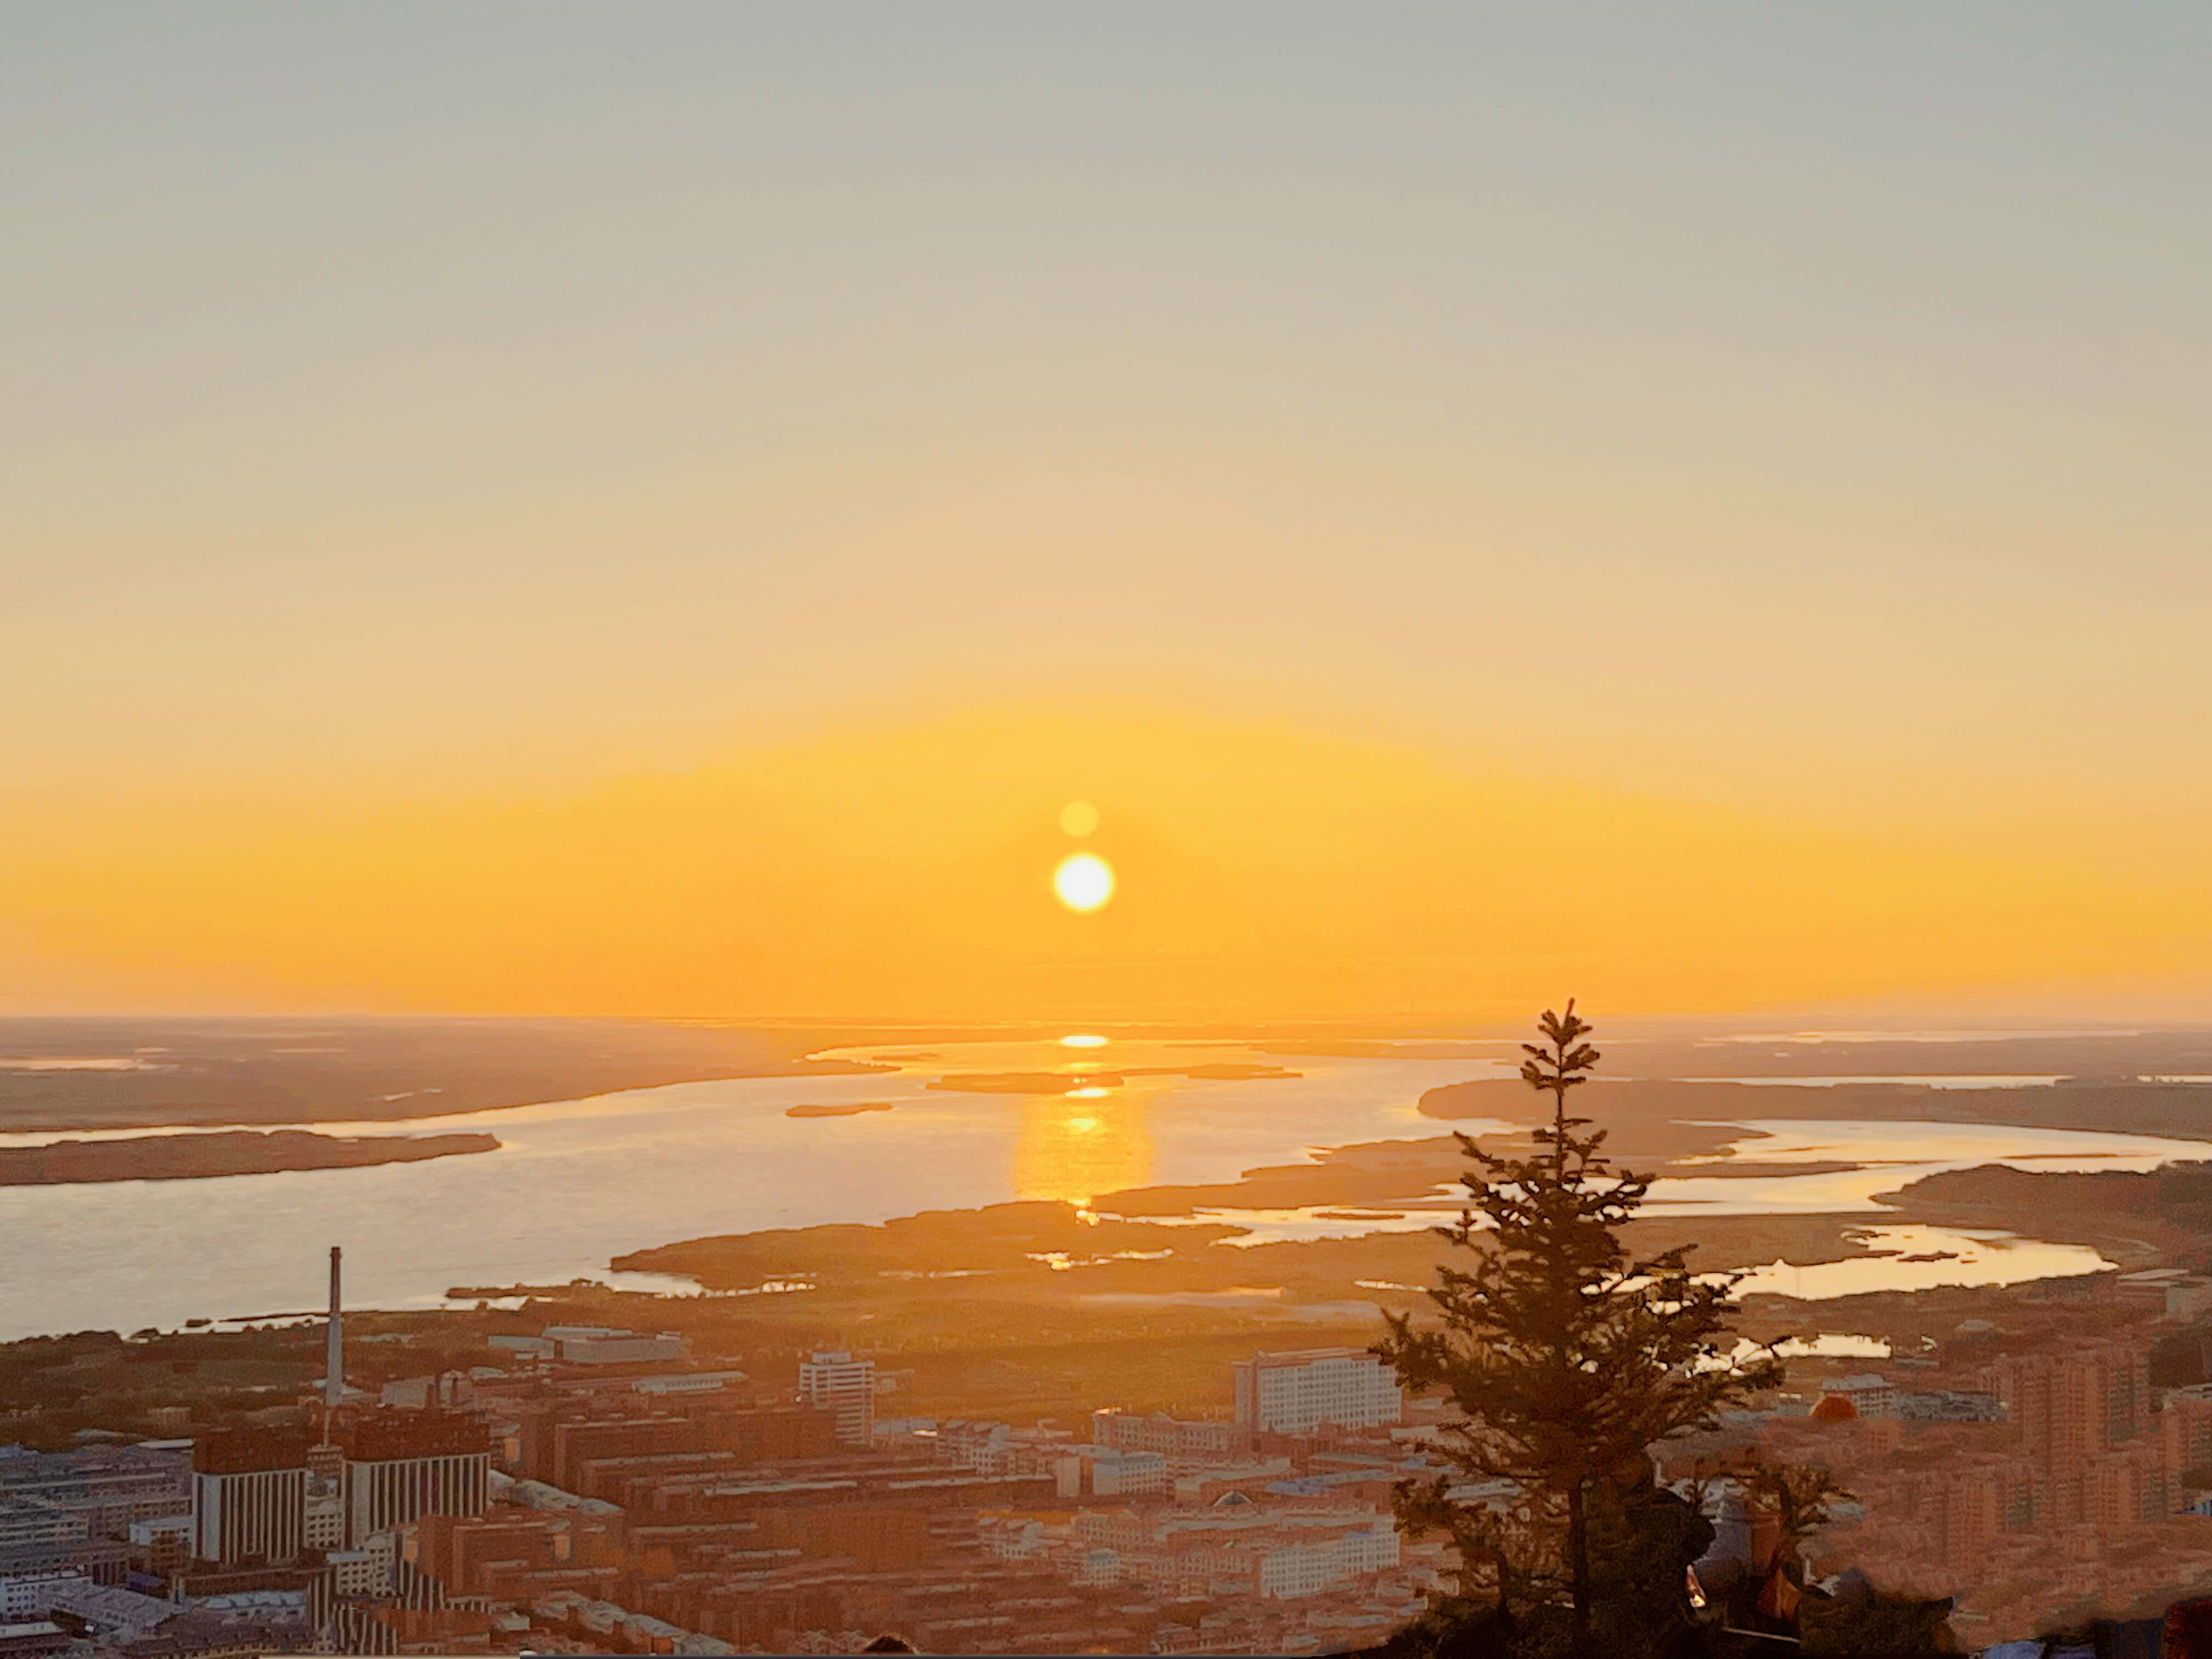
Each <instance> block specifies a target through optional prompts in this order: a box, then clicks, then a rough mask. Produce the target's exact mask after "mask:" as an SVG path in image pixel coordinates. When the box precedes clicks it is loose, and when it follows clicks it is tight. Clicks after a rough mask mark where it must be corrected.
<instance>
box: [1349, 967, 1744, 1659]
mask: <svg viewBox="0 0 2212 1659" xmlns="http://www.w3.org/2000/svg"><path fill="white" fill-rule="evenodd" d="M1538 1029H1539V1030H1541V1033H1542V1035H1543V1037H1544V1042H1543V1044H1541V1045H1538V1044H1535V1043H1528V1044H1524V1045H1523V1047H1524V1048H1525V1049H1526V1051H1527V1053H1528V1060H1527V1061H1526V1063H1525V1064H1523V1066H1522V1068H1521V1075H1522V1079H1524V1080H1525V1081H1526V1082H1527V1083H1528V1085H1529V1086H1530V1087H1531V1088H1534V1089H1536V1090H1539V1091H1543V1092H1546V1093H1548V1094H1550V1095H1551V1097H1552V1121H1551V1124H1550V1126H1549V1127H1540V1128H1538V1129H1537V1130H1536V1131H1535V1132H1534V1136H1533V1139H1534V1143H1535V1145H1534V1151H1533V1152H1531V1153H1530V1155H1529V1156H1528V1157H1526V1158H1504V1157H1500V1156H1498V1155H1495V1154H1492V1153H1491V1152H1486V1151H1484V1150H1483V1148H1482V1147H1481V1146H1478V1145H1477V1144H1476V1143H1475V1141H1474V1139H1472V1138H1471V1137H1469V1136H1467V1135H1461V1136H1460V1137H1459V1138H1458V1139H1459V1142H1460V1146H1461V1149H1462V1151H1463V1152H1465V1153H1466V1155H1467V1158H1468V1161H1469V1163H1470V1164H1471V1165H1472V1168H1471V1169H1470V1170H1468V1173H1467V1174H1466V1175H1465V1176H1462V1185H1463V1186H1464V1187H1465V1188H1467V1207H1466V1208H1465V1209H1464V1210H1463V1211H1462V1212H1461V1215H1460V1218H1459V1220H1458V1222H1457V1223H1456V1225H1452V1226H1449V1227H1440V1228H1438V1229H1437V1231H1438V1232H1439V1233H1441V1234H1442V1235H1443V1237H1445V1238H1447V1239H1449V1241H1450V1242H1451V1243H1453V1244H1454V1245H1456V1246H1458V1247H1460V1248H1461V1249H1464V1250H1465V1251H1466V1252H1467V1253H1468V1259H1467V1261H1466V1264H1465V1265H1464V1266H1452V1265H1446V1266H1444V1267H1440V1268H1439V1269H1438V1270H1437V1285H1436V1287H1435V1288H1434V1289H1432V1290H1431V1291H1430V1292H1429V1296H1430V1298H1431V1301H1432V1302H1434V1304H1436V1308H1437V1312H1438V1314H1439V1315H1440V1316H1441V1320H1440V1322H1438V1323H1436V1324H1432V1325H1426V1326H1417V1325H1416V1324H1415V1322H1414V1320H1413V1316H1410V1315H1402V1314H1400V1315H1392V1316H1389V1327H1390V1328H1389V1334H1387V1335H1386V1336H1385V1337H1384V1339H1383V1341H1382V1342H1381V1343H1380V1344H1379V1345H1377V1347H1376V1352H1378V1353H1380V1354H1381V1355H1382V1356H1383V1358H1385V1359H1387V1360H1389V1362H1390V1364H1392V1365H1393V1366H1394V1367H1395V1369H1396V1370H1397V1372H1398V1375H1399V1376H1400V1378H1401V1381H1402V1382H1403V1383H1405V1385H1406V1386H1407V1388H1409V1389H1429V1388H1442V1389H1444V1390H1446V1391H1447V1392H1448V1393H1449V1395H1450V1396H1451V1398H1452V1400H1453V1401H1454V1402H1455V1404H1456V1406H1457V1407H1458V1408H1459V1411H1460V1413H1461V1420H1459V1421H1458V1422H1456V1423H1454V1424H1452V1425H1449V1428H1448V1429H1447V1431H1446V1434H1445V1440H1444V1445H1443V1451H1444V1455H1445V1457H1446V1459H1447V1461H1448V1462H1449V1463H1450V1465H1451V1466H1452V1470H1453V1474H1451V1475H1450V1476H1449V1477H1445V1478H1441V1479H1439V1480H1436V1481H1434V1482H1432V1483H1431V1484H1429V1485H1427V1486H1408V1487H1407V1488H1405V1489H1403V1490H1402V1491H1401V1494H1400V1510H1401V1519H1402V1520H1403V1521H1404V1522H1406V1523H1407V1525H1408V1526H1409V1527H1412V1528H1417V1529H1437V1530H1441V1531H1443V1533H1444V1534H1446V1535H1447V1536H1448V1537H1449V1539H1450V1540H1451V1541H1452V1542H1453V1543H1454V1544H1455V1546H1456V1547H1457V1549H1458V1552H1459V1554H1460V1557H1461V1594H1462V1597H1463V1598H1467V1599H1468V1601H1474V1600H1477V1599H1479V1600H1481V1601H1488V1602H1489V1603H1490V1606H1489V1607H1487V1608H1486V1609H1485V1610H1484V1612H1483V1613H1482V1617H1483V1618H1484V1620H1486V1624H1487V1626H1488V1627H1490V1628H1493V1629H1502V1628H1504V1627H1507V1626H1511V1627H1514V1628H1516V1629H1518V1630H1520V1631H1521V1632H1522V1636H1521V1637H1520V1638H1517V1639H1518V1644H1519V1645H1521V1646H1522V1648H1523V1649H1524V1650H1530V1651H1541V1650H1545V1649H1547V1648H1550V1649H1556V1648H1557V1647H1558V1646H1560V1645H1564V1646H1565V1649H1566V1650H1568V1651H1569V1652H1571V1653H1572V1654H1574V1655H1576V1656H1577V1659H1592V1656H1595V1655H1596V1654H1598V1653H1599V1652H1600V1651H1601V1647H1600V1645H1599V1643H1600V1638H1601V1637H1602V1638H1603V1647H1602V1651H1603V1652H1605V1653H1606V1654H1607V1655H1608V1656H1612V1655H1627V1654H1631V1653H1634V1652H1637V1651H1638V1650H1642V1651H1645V1652H1657V1651H1661V1650H1663V1649H1664V1647H1665V1646H1666V1645H1667V1644H1668V1641H1669V1640H1670V1638H1669V1637H1668V1634H1667V1629H1666V1627H1667V1626H1669V1625H1670V1624H1675V1623H1678V1622H1680V1623H1686V1620H1687V1618H1688V1604H1687V1590H1686V1582H1685V1576H1684V1574H1683V1572H1682V1571H1681V1565H1686V1562H1685V1563H1682V1564H1681V1565H1670V1568H1669V1570H1670V1571H1672V1573H1673V1585H1674V1588H1673V1590H1672V1593H1671V1595H1668V1596H1662V1597H1659V1598H1657V1604H1656V1605H1655V1604H1654V1599H1653V1598H1652V1597H1651V1596H1650V1595H1626V1596H1623V1597H1619V1598H1615V1597H1610V1596H1607V1595H1604V1594H1603V1593H1602V1592H1603V1591H1604V1589H1605V1587H1606V1586H1607V1584H1631V1583H1648V1582H1649V1576H1648V1573H1647V1571H1646V1569H1647V1568H1648V1566H1649V1565H1650V1564H1649V1562H1648V1561H1638V1560H1637V1559H1620V1558H1621V1556H1622V1554H1623V1553H1626V1555H1627V1556H1629V1557H1631V1558H1632V1557H1634V1556H1635V1555H1636V1554H1637V1553H1638V1552H1639V1551H1642V1552H1647V1553H1648V1552H1649V1551H1650V1550H1652V1549H1655V1548H1667V1546H1663V1545H1662V1543H1661V1541H1660V1539H1659V1538H1658V1537H1657V1536H1656V1535H1654V1534H1653V1533H1652V1524H1651V1517H1652V1516H1655V1515H1656V1514H1657V1513H1658V1511H1657V1510H1654V1508H1653V1503H1652V1495H1653V1488H1652V1486H1651V1468H1650V1450H1649V1449H1650V1447H1651V1446H1652V1445H1654V1444H1655V1443H1657V1442H1659V1441H1662V1440H1664V1439H1665V1438H1666V1437H1668V1436H1669V1435H1671V1434H1674V1433H1676V1432H1677V1431H1681V1430H1686V1429H1690V1428H1695V1427H1700V1426H1711V1425H1713V1424H1714V1423H1715V1422H1716V1421H1717V1413H1719V1412H1720V1411H1721V1410H1723V1408H1725V1407H1729V1406H1732V1405H1735V1404H1738V1403H1740V1402H1741V1401H1744V1400H1745V1399H1747V1397H1748V1396H1749V1395H1752V1394H1753V1393H1754V1392H1755V1391H1756V1390H1758V1389H1763V1388H1770V1387H1772V1386H1773V1385H1774V1384H1775V1383H1778V1382H1779V1381H1780V1376H1781V1368H1780V1366H1779V1364H1778V1363H1777V1362H1775V1361H1774V1360H1773V1359H1772V1358H1771V1357H1762V1358H1759V1359H1756V1360H1754V1361H1753V1362H1751V1363H1748V1364H1743V1363H1739V1362H1738V1361H1737V1360H1736V1359H1735V1358H1734V1356H1733V1353H1732V1348H1733V1346H1734V1345H1733V1344H1732V1343H1730V1342H1728V1341H1726V1340H1724V1339H1726V1338H1727V1337H1728V1336H1729V1292H1730V1291H1732V1290H1733V1289H1734V1287H1735V1282H1736V1279H1737V1278H1738V1277H1740V1275H1729V1274H1718V1275H1714V1274H1696V1273H1692V1271H1691V1269H1690V1267H1689V1263H1688V1252H1687V1250H1686V1249H1673V1250H1666V1251H1662V1252H1660V1253H1659V1254H1657V1255H1650V1256H1646V1257H1643V1258H1641V1259H1638V1258H1636V1257H1634V1256H1632V1255H1631V1254H1630V1252H1629V1249H1628V1248H1627V1246H1626V1243H1624V1241H1623V1239H1622V1236H1621V1234H1622V1229H1623V1227H1624V1226H1625V1225H1626V1223H1627V1222H1628V1221H1629V1220H1630V1219H1632V1218H1633V1217H1634V1215H1635V1213H1636V1212H1637V1210H1638V1207H1639V1206H1641V1205H1642V1204H1643V1202H1644V1198H1645V1195H1646V1194H1647V1193H1648V1192H1649V1190H1650V1177H1649V1176H1638V1175H1634V1174H1631V1173H1628V1172H1626V1171H1624V1170H1617V1169H1616V1168H1615V1167H1614V1166H1613V1164H1612V1162H1611V1160H1609V1159H1608V1158H1607V1157H1606V1156H1605V1152H1604V1145H1605V1133H1604V1131H1602V1130H1595V1129H1592V1128H1591V1127H1590V1123H1589V1120H1588V1119H1587V1118H1581V1117H1573V1116H1570V1115H1568V1111H1567V1093H1568V1091H1570V1090H1571V1089H1575V1088H1577V1087H1579V1086H1580V1085H1582V1084H1583V1082H1585V1081H1587V1080H1588V1078H1589V1073H1590V1072H1591V1071H1592V1070H1593V1069H1594V1068H1595V1066H1596V1065H1597V1062H1598V1059H1599V1055H1598V1051H1597V1050H1596V1049H1595V1048H1593V1047H1591V1046H1590V1045H1589V1043H1588V1042H1585V1041H1584V1040H1583V1039H1585V1038H1586V1037H1588V1036H1590V1035H1591V1034H1592V1027H1591V1026H1590V1025H1589V1024H1588V1023H1587V1022H1586V1021H1584V1020H1583V1019H1582V1018H1580V1017H1579V1016H1577V1014H1576V1012H1575V1005H1574V1004H1573V1003H1572V1002H1569V1003H1568V1004H1567V1006H1566V1012H1565V1013H1564V1014H1558V1013H1553V1012H1549V1011H1547V1012H1546V1013H1545V1014H1544V1017H1543V1018H1542V1019H1541V1021H1540V1022H1539V1023H1538ZM1467 1481H1488V1482H1506V1483H1510V1490H1511V1491H1512V1492H1514V1493H1515V1494H1516V1495H1515V1497H1514V1498H1512V1499H1510V1500H1505V1501H1501V1502H1498V1503H1495V1504H1491V1505H1477V1504H1462V1503H1457V1502H1455V1501H1453V1500H1452V1499H1451V1498H1449V1496H1448V1493H1449V1491H1450V1489H1451V1488H1452V1487H1453V1486H1455V1485H1458V1484H1460V1483H1462V1482H1467ZM1674 1501H1675V1502H1677V1503H1679V1500H1674ZM1673 1532H1674V1533H1680V1534H1682V1535H1683V1536H1687V1535H1688V1534H1687V1533H1686V1530H1685V1529H1683V1528H1673ZM1669 1535H1673V1533H1670V1534H1669ZM1708 1535H1709V1534H1708ZM1601 1553H1606V1554H1607V1557H1608V1559H1602V1560H1601V1559H1600V1556H1601ZM1616 1600H1618V1601H1620V1602H1622V1603H1623V1604H1622V1605H1607V1606H1605V1607H1601V1605H1600V1603H1601V1601H1608V1602H1611V1601H1616ZM1676 1603H1679V1604H1680V1605H1679V1606H1677V1605H1675V1604H1676ZM1563 1618H1564V1624H1565V1628H1564V1630H1561V1629H1559V1626H1560V1624H1561V1622H1562V1619H1563ZM1547 1632H1549V1634H1547Z"/></svg>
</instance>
